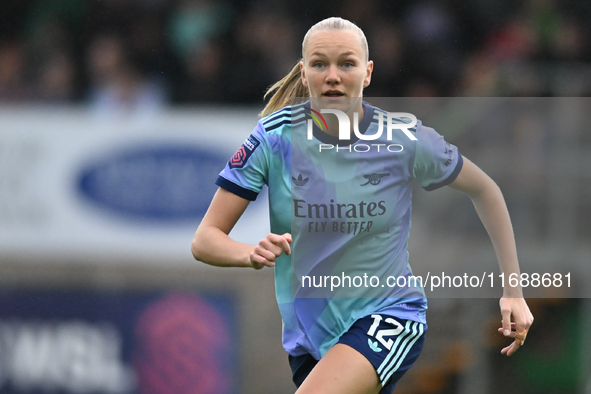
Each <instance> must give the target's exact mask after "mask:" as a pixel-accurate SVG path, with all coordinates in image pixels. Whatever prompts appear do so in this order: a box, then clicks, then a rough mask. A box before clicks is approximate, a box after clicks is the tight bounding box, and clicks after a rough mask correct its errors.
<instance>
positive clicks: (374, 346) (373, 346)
mask: <svg viewBox="0 0 591 394" xmlns="http://www.w3.org/2000/svg"><path fill="white" fill-rule="evenodd" d="M367 343H368V345H369V348H370V349H371V350H373V351H374V352H376V353H379V352H381V351H382V349H381V348H380V347H379V346H378V341H375V342H373V341H372V340H371V339H369V338H367Z"/></svg>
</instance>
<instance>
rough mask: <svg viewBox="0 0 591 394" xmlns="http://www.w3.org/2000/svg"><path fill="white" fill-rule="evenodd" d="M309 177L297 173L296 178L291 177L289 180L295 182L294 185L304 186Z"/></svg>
mask: <svg viewBox="0 0 591 394" xmlns="http://www.w3.org/2000/svg"><path fill="white" fill-rule="evenodd" d="M309 179H310V178H305V179H304V178H303V177H302V174H300V175H298V179H296V178H294V177H291V180H292V181H293V183H295V184H296V186H304V185H305V184H306V183H308V180H309Z"/></svg>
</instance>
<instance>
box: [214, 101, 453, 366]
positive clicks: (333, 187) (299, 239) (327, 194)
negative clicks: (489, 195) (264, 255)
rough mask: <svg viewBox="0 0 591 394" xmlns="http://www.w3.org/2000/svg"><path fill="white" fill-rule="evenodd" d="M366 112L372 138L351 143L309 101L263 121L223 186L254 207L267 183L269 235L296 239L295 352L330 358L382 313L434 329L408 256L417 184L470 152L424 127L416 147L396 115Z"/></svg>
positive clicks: (429, 183)
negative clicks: (351, 333) (355, 328)
mask: <svg viewBox="0 0 591 394" xmlns="http://www.w3.org/2000/svg"><path fill="white" fill-rule="evenodd" d="M363 106H364V114H363V117H362V120H361V122H360V123H359V126H358V132H359V134H361V135H363V136H364V138H358V137H357V136H356V135H355V134H352V135H351V138H350V139H349V140H339V139H338V138H335V137H333V136H332V135H330V134H327V133H325V132H324V131H322V130H321V129H320V128H319V127H318V124H316V123H315V122H313V120H312V118H313V117H312V116H311V115H312V113H311V110H310V103H309V102H308V103H305V104H300V105H296V106H288V107H285V108H283V109H281V110H280V111H277V112H275V113H273V114H271V115H269V116H267V117H264V118H262V119H260V120H259V122H258V124H257V126H256V127H255V129H254V131H253V132H252V134H251V135H250V136H249V137H248V138H247V139H246V140H245V141H244V144H243V145H242V146H241V147H240V148H239V149H238V151H237V152H236V154H235V155H234V156H233V157H232V158H231V159H230V161H229V162H228V164H227V165H226V167H225V168H224V169H223V170H222V171H221V173H220V175H219V177H218V179H217V181H216V183H217V184H218V185H219V186H220V187H222V188H224V189H226V190H228V191H230V192H232V193H235V194H236V195H238V196H241V197H243V198H246V199H249V200H255V199H256V197H257V195H258V194H259V193H260V192H261V190H262V188H263V186H264V185H267V186H268V189H269V210H270V220H271V232H273V233H276V234H284V233H291V234H292V238H293V242H292V244H291V248H292V254H291V255H290V256H286V255H285V254H282V255H281V256H280V257H279V258H278V259H277V261H276V266H275V268H274V269H275V289H276V290H275V291H276V298H277V302H278V305H279V310H280V312H281V316H282V319H283V346H284V348H285V349H286V350H287V352H288V353H290V354H291V355H294V356H297V355H301V354H304V353H309V354H311V355H312V356H314V357H315V358H316V359H320V358H321V357H322V356H323V355H324V354H325V353H326V351H328V349H330V347H332V346H333V345H334V344H335V343H336V342H337V341H338V339H339V337H340V336H341V335H342V334H343V333H344V332H346V331H347V330H348V329H349V327H350V326H351V325H352V324H353V322H355V321H356V320H357V319H359V318H362V317H364V316H368V315H370V314H372V313H381V314H389V315H393V316H396V317H399V318H402V319H409V320H414V321H418V322H421V323H426V318H425V312H426V309H427V302H426V298H425V294H424V291H423V288H422V283H421V282H420V281H417V280H416V279H415V280H414V281H411V280H410V278H411V277H412V275H413V274H412V271H411V268H410V265H409V255H408V252H407V247H408V236H409V232H410V226H411V208H412V182H413V181H416V182H418V184H419V185H420V186H422V187H423V188H425V189H426V190H434V189H437V188H439V187H442V186H444V185H447V184H449V183H451V182H452V181H453V180H454V179H455V178H456V177H457V175H458V174H459V172H460V170H461V168H462V156H461V155H460V153H459V152H458V149H457V148H456V147H455V146H453V145H451V144H450V143H448V142H446V141H445V140H444V138H443V137H442V136H441V135H440V134H438V133H437V132H436V131H435V130H433V129H432V128H429V127H426V126H424V125H422V123H421V122H420V121H418V122H417V124H416V126H415V127H413V128H410V129H408V132H409V133H410V134H411V135H412V136H413V137H414V139H411V138H409V136H408V135H407V134H406V133H404V132H402V131H401V130H400V129H396V128H394V129H391V128H390V129H389V128H388V117H387V113H386V112H384V111H382V110H381V109H378V108H376V107H373V106H371V105H369V104H366V103H364V104H363ZM391 121H392V120H391ZM393 122H394V123H405V121H403V120H402V119H394V120H393ZM388 130H390V132H388ZM380 133H381V134H380ZM374 137H375V138H374ZM370 138H372V139H370ZM388 278H390V279H389V281H388V282H387V280H388ZM411 282H412V283H411ZM402 284H404V285H402Z"/></svg>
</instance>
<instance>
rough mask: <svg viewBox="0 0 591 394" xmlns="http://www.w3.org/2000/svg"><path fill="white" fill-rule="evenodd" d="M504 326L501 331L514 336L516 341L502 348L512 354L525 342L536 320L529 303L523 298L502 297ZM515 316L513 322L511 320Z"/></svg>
mask: <svg viewBox="0 0 591 394" xmlns="http://www.w3.org/2000/svg"><path fill="white" fill-rule="evenodd" d="M499 305H500V307H501V316H502V317H503V320H502V322H501V324H502V327H501V328H499V332H500V333H502V334H503V335H504V336H506V337H509V338H513V339H514V341H513V342H512V343H511V344H510V345H509V346H507V347H505V348H503V349H502V350H501V353H502V354H506V355H507V356H510V355H512V354H513V353H515V352H516V351H517V349H519V348H520V347H521V346H522V345H523V344H524V343H525V337H527V332H528V331H529V328H530V326H531V325H532V323H533V321H534V316H533V315H532V314H531V312H530V310H529V307H528V306H527V303H526V302H525V300H524V299H523V298H505V297H503V298H501V300H500V301H499ZM511 318H513V322H512V321H511Z"/></svg>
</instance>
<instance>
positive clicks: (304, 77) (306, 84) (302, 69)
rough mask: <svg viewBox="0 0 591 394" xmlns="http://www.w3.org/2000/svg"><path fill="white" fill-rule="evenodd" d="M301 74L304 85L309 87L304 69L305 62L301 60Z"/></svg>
mask: <svg viewBox="0 0 591 394" xmlns="http://www.w3.org/2000/svg"><path fill="white" fill-rule="evenodd" d="M300 72H301V73H302V74H301V77H302V84H303V85H304V86H305V87H308V80H307V79H306V70H305V69H304V62H303V61H302V60H300Z"/></svg>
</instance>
